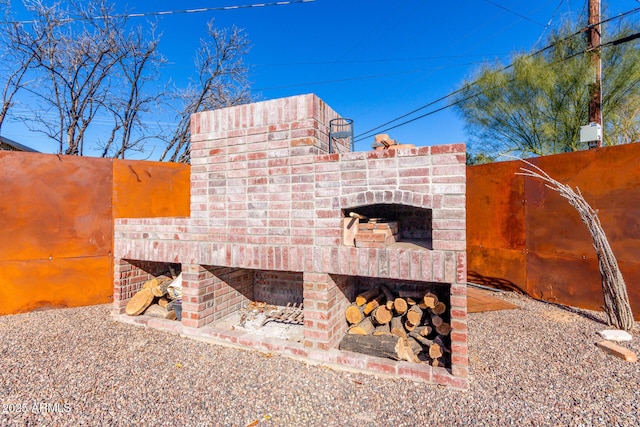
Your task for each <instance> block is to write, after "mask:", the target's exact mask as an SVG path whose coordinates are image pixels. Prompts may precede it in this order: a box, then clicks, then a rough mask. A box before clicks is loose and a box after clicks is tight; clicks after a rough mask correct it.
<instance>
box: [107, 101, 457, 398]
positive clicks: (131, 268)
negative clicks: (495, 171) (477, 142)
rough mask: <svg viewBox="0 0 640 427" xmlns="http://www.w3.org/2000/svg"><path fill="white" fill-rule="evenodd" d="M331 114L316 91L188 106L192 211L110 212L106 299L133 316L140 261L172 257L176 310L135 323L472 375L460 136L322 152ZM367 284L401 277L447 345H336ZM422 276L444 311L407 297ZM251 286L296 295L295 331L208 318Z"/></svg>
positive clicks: (423, 286)
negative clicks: (412, 353)
mask: <svg viewBox="0 0 640 427" xmlns="http://www.w3.org/2000/svg"><path fill="white" fill-rule="evenodd" d="M337 118H339V116H338V114H337V113H335V112H334V111H333V110H332V109H331V108H329V107H328V106H327V105H326V104H325V103H324V102H323V101H322V100H320V99H319V98H318V97H316V96H315V95H312V94H309V95H301V96H296V97H291V98H284V99H276V100H270V101H265V102H259V103H254V104H247V105H242V106H237V107H230V108H223V109H219V110H215V111H207V112H202V113H198V114H195V115H193V116H192V118H191V130H192V132H191V215H190V217H188V218H160V219H151V218H142V219H136V218H128V219H120V220H117V221H116V229H115V257H114V258H115V268H114V271H115V291H114V311H115V312H116V315H117V316H118V318H119V319H121V320H124V321H133V320H132V319H127V318H126V316H124V315H122V313H123V308H124V306H125V305H126V304H127V300H128V298H130V296H131V292H133V291H135V288H136V286H140V285H139V282H133V281H131V280H130V278H131V277H133V276H135V274H133V273H132V272H135V271H136V270H137V269H139V268H140V267H139V266H140V265H141V263H145V262H153V263H173V264H176V265H179V266H180V270H181V271H182V286H183V287H182V295H183V300H182V320H181V322H176V321H169V320H162V319H161V320H158V319H145V318H144V316H142V317H141V318H137V319H135V322H136V323H139V324H143V325H146V326H148V327H154V328H160V329H165V330H168V331H173V332H179V333H182V334H184V335H193V336H200V337H206V338H210V339H212V340H214V341H224V342H227V343H233V344H235V345H241V346H245V347H251V348H255V349H261V350H267V351H277V352H280V353H282V354H285V355H293V356H296V357H307V358H309V359H314V360H317V361H320V362H323V363H327V364H331V365H336V366H345V365H346V366H349V367H350V368H355V369H362V370H365V371H374V372H382V373H385V374H392V375H398V376H402V377H408V378H412V379H414V380H419V381H426V382H430V383H437V384H444V385H448V386H452V387H457V388H467V387H468V359H467V310H466V222H465V217H466V211H465V190H466V177H465V147H464V145H463V144H452V145H439V146H424V147H416V148H400V149H397V150H382V151H371V152H354V153H352V152H348V151H349V150H350V147H348V146H345V147H333V148H334V151H336V152H333V153H329V136H328V135H329V129H328V127H329V123H330V121H331V120H333V119H337ZM334 143H336V142H335V141H334ZM416 145H417V144H416ZM364 278H366V280H365V279H364ZM382 285H384V286H382ZM375 287H384V289H387V290H390V291H391V293H395V294H398V296H396V295H393V296H394V298H397V297H400V296H399V292H400V291H402V292H405V291H406V288H407V287H410V288H411V289H412V290H413V294H414V295H413V296H411V297H406V298H411V300H407V301H408V302H409V303H410V302H412V301H413V302H415V304H414V305H416V307H417V308H416V309H414V311H416V312H417V310H418V308H419V305H420V304H422V305H423V307H424V309H422V308H420V310H421V316H422V317H421V318H424V319H427V316H429V319H431V316H437V317H438V318H435V317H434V319H436V320H437V322H438V323H440V322H444V323H447V324H448V326H449V327H450V330H448V331H447V332H448V333H447V334H446V335H443V336H445V337H446V338H442V339H440V341H439V342H441V343H442V344H443V346H442V347H444V350H445V352H447V355H446V357H445V356H443V357H442V359H438V360H435V361H434V360H431V362H432V363H423V362H425V361H423V360H419V361H417V362H415V363H412V362H409V361H404V360H393V359H387V358H384V357H378V356H375V355H368V354H363V353H357V352H353V351H346V350H340V349H339V346H340V342H341V341H342V340H343V339H344V337H345V336H346V335H348V331H349V329H350V328H351V326H350V325H349V323H348V322H347V321H346V320H345V312H346V310H347V308H348V307H350V306H351V305H352V304H353V303H354V299H355V298H356V297H357V296H358V295H359V294H360V293H363V292H365V291H366V290H367V289H369V288H375ZM124 290H126V292H125V291H124ZM429 290H434V291H436V292H435V293H437V294H438V295H437V297H438V298H439V299H442V300H443V304H445V305H446V312H444V313H441V314H435V313H433V307H428V306H427V305H425V303H424V302H422V303H421V302H420V301H419V298H418V300H416V298H417V296H419V294H420V293H422V294H423V296H424V295H426V294H427V293H429ZM417 291H420V292H419V293H418V292H417ZM415 294H417V296H416V295H415ZM376 298H379V297H376ZM380 298H381V297H380ZM385 298H386V296H385ZM400 298H402V297H400ZM406 298H405V299H406ZM251 300H254V301H259V300H268V301H272V302H274V303H277V304H283V303H285V302H292V303H293V302H294V301H295V303H300V305H302V306H303V309H302V314H303V328H304V339H303V340H302V341H301V342H299V343H295V342H289V341H282V340H279V339H277V338H273V337H265V338H264V339H258V338H254V337H251V336H249V335H246V334H244V333H242V332H241V331H238V330H225V329H222V328H219V327H216V323H217V322H218V320H219V319H221V318H224V317H225V316H228V315H230V314H232V313H233V311H234V310H237V309H239V307H243V304H248V303H249V302H250V301H251ZM288 300H291V301H288ZM381 301H382V299H380V302H381ZM385 304H386V302H385ZM430 310H431V311H430ZM395 316H396V317H399V316H402V315H401V314H398V313H395ZM445 320H446V322H445ZM396 322H397V320H396ZM409 326H416V327H419V326H425V327H426V326H429V327H432V326H433V325H431V326H430V325H426V324H425V325H413V324H411V322H409ZM432 329H433V327H432ZM441 330H443V328H441ZM409 332H410V333H411V332H413V331H409ZM414 335H415V333H414ZM433 339H434V338H433V337H426V338H425V340H427V341H428V342H433ZM442 361H446V363H440V362H442Z"/></svg>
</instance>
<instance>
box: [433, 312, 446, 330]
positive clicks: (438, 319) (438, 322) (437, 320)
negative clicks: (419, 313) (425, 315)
mask: <svg viewBox="0 0 640 427" xmlns="http://www.w3.org/2000/svg"><path fill="white" fill-rule="evenodd" d="M443 323H444V320H442V317H440V316H437V315H435V314H434V315H432V316H431V324H432V325H433V326H435V327H436V328H437V327H438V326H440V325H442V324H443Z"/></svg>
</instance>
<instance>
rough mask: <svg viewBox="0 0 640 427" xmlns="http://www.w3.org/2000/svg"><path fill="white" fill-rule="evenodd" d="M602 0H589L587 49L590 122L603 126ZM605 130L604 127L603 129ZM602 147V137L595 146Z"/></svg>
mask: <svg viewBox="0 0 640 427" xmlns="http://www.w3.org/2000/svg"><path fill="white" fill-rule="evenodd" d="M601 27H602V26H601V25H600V0H589V27H588V30H587V51H588V52H589V59H590V62H591V68H592V69H593V80H592V81H591V83H590V85H589V123H597V124H599V125H600V126H601V127H602V82H601V79H602V59H601V57H600V51H601V49H600V43H601V35H602V34H601ZM603 132H604V129H603ZM598 147H602V139H599V140H597V141H596V143H595V146H592V147H590V148H598Z"/></svg>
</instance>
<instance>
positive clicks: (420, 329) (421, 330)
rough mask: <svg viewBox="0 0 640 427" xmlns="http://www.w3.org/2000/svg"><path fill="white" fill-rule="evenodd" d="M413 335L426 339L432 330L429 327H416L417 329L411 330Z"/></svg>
mask: <svg viewBox="0 0 640 427" xmlns="http://www.w3.org/2000/svg"><path fill="white" fill-rule="evenodd" d="M413 331H414V332H415V333H417V334H420V335H422V336H423V337H426V336H427V335H429V334H430V333H431V332H432V331H433V329H431V326H426V325H425V326H418V327H417V328H415V329H414V330H413Z"/></svg>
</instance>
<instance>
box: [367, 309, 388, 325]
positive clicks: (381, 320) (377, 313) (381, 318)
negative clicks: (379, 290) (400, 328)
mask: <svg viewBox="0 0 640 427" xmlns="http://www.w3.org/2000/svg"><path fill="white" fill-rule="evenodd" d="M371 318H372V319H373V322H374V323H377V324H378V325H385V324H387V323H389V322H390V321H391V319H392V318H393V315H392V314H391V311H390V310H388V309H387V307H385V306H384V305H381V306H378V307H376V308H375V310H373V311H372V312H371Z"/></svg>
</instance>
